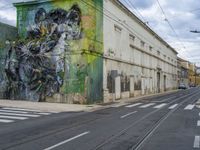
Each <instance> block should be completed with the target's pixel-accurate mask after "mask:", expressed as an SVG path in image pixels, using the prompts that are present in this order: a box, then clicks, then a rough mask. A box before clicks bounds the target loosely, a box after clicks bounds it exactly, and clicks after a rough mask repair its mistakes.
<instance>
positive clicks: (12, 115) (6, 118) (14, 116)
mask: <svg viewBox="0 0 200 150" xmlns="http://www.w3.org/2000/svg"><path fill="white" fill-rule="evenodd" d="M50 114H52V112H42V111H36V110H32V109H24V108H14V107H3V108H0V123H12V122H15V121H18V120H21V121H22V120H27V119H31V118H36V117H40V116H42V115H43V116H45V115H50Z"/></svg>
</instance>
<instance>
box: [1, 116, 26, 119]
mask: <svg viewBox="0 0 200 150" xmlns="http://www.w3.org/2000/svg"><path fill="white" fill-rule="evenodd" d="M0 118H4V119H17V120H26V119H28V118H27V117H15V116H3V115H0Z"/></svg>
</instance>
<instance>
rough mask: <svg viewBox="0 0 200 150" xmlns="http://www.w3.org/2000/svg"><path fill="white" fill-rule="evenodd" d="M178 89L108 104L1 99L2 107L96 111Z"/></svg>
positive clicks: (52, 110)
mask: <svg viewBox="0 0 200 150" xmlns="http://www.w3.org/2000/svg"><path fill="white" fill-rule="evenodd" d="M176 91H178V90H174V91H168V92H165V93H159V94H151V95H145V96H140V97H135V98H127V99H121V100H117V101H115V102H113V103H108V104H92V105H81V104H64V103H47V102H31V101H22V100H18V101H16V100H3V99H0V107H14V108H26V109H36V110H38V111H42V112H57V113H58V112H81V111H86V112H90V111H95V110H99V109H105V108H108V107H117V106H122V105H124V104H126V103H128V102H133V101H139V100H141V99H144V98H151V97H153V96H162V95H165V94H169V93H173V92H176Z"/></svg>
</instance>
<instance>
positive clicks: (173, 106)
mask: <svg viewBox="0 0 200 150" xmlns="http://www.w3.org/2000/svg"><path fill="white" fill-rule="evenodd" d="M177 106H178V104H174V105H172V106H170V107H169V109H174V108H176V107H177Z"/></svg>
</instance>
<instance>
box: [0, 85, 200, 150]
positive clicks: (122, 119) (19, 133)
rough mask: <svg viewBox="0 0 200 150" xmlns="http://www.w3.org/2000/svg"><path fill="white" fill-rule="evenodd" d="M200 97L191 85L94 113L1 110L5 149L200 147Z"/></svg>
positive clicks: (1, 143)
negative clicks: (199, 105)
mask: <svg viewBox="0 0 200 150" xmlns="http://www.w3.org/2000/svg"><path fill="white" fill-rule="evenodd" d="M199 99H200V88H192V89H188V90H182V91H178V92H175V93H170V94H166V95H162V96H154V97H150V98H144V99H141V100H140V101H137V102H132V103H127V104H125V105H122V106H120V105H110V107H109V108H106V109H102V110H98V111H94V112H77V113H72V112H66V113H46V114H44V113H40V112H35V111H33V110H32V111H31V110H23V109H22V110H14V109H11V108H0V149H1V150H7V149H8V150H193V149H200V130H199V128H200V121H199V120H200V113H199V112H200V111H199V108H197V107H196V106H195V103H196V102H197V100H199ZM9 117H10V118H9ZM9 119H10V121H9ZM12 120H14V121H12Z"/></svg>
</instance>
